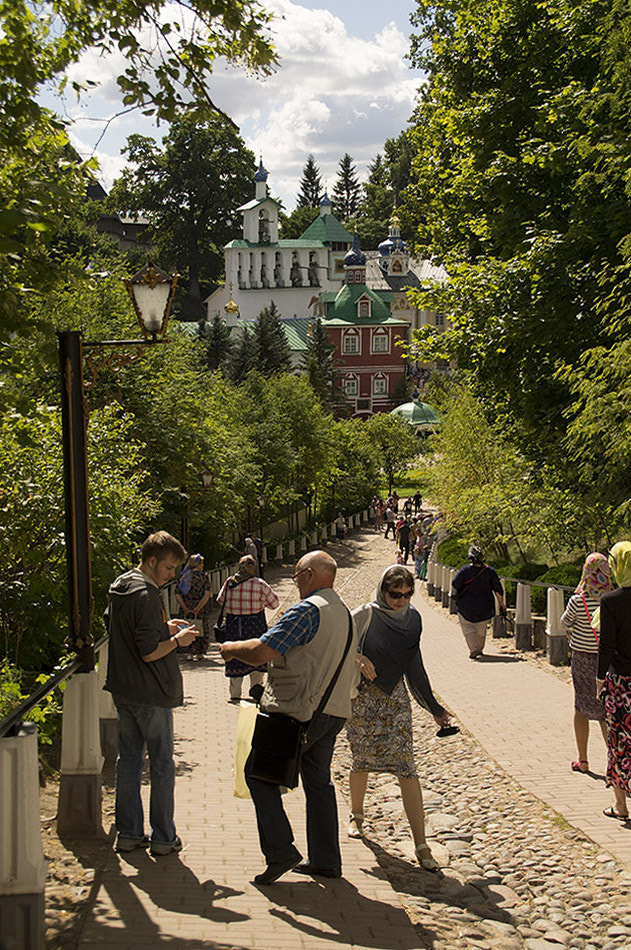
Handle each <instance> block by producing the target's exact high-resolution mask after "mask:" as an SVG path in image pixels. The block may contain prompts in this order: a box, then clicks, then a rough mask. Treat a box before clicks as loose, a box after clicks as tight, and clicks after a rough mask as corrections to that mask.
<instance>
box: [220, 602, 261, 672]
mask: <svg viewBox="0 0 631 950" xmlns="http://www.w3.org/2000/svg"><path fill="white" fill-rule="evenodd" d="M266 630H267V621H266V619H265V611H264V610H261V611H260V613H258V614H226V640H254V639H256V638H257V637H260V636H262V635H263V634H264V633H265V631H266ZM254 670H260V671H261V672H262V673H265V671H266V670H267V663H263V664H261V666H249V665H248V664H247V663H242V662H241V660H228V662H227V663H226V669H225V671H224V672H225V674H226V676H229V677H231V676H248V674H250V673H253V672H254Z"/></svg>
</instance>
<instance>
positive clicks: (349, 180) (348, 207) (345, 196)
mask: <svg viewBox="0 0 631 950" xmlns="http://www.w3.org/2000/svg"><path fill="white" fill-rule="evenodd" d="M332 199H333V210H334V212H335V214H336V215H338V217H340V218H341V220H342V221H347V220H348V219H349V218H352V217H353V216H354V215H355V214H357V211H358V210H359V205H360V201H361V185H360V183H359V178H358V177H357V170H356V168H355V166H354V164H353V159H352V158H351V156H350V155H349V154H348V152H346V153H345V154H344V155H343V156H342V158H341V159H340V162H339V165H338V173H337V178H336V179H335V185H334V186H333V195H332Z"/></svg>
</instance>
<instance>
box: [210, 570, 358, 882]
mask: <svg viewBox="0 0 631 950" xmlns="http://www.w3.org/2000/svg"><path fill="white" fill-rule="evenodd" d="M336 570H337V565H336V563H335V561H334V560H333V558H332V557H330V555H328V554H326V553H325V552H324V551H311V552H309V553H308V554H305V555H304V557H301V558H300V560H299V561H298V563H297V564H296V572H295V574H294V576H293V581H294V583H295V584H296V585H297V587H298V590H299V592H300V597H301V600H300V602H299V603H298V604H295V605H294V606H293V607H291V608H290V609H289V610H288V611H286V612H285V613H284V614H283V616H282V617H281V618H280V619H279V620H278V621H277V622H276V623H275V624H274V626H273V627H271V628H270V629H269V630H268V631H267V633H264V634H263V635H262V636H261V637H260V638H258V639H253V640H246V641H244V642H241V643H231V642H226V643H224V644H222V645H221V646H220V650H221V653H222V656H223V657H224V659H225V660H232V659H239V660H241V661H242V662H244V663H249V664H251V665H253V666H256V665H257V664H259V663H268V673H267V684H266V686H265V691H264V693H263V696H262V698H261V709H262V710H264V711H266V712H272V713H274V712H276V713H284V714H285V715H288V716H292V717H294V718H295V719H298V720H300V721H301V722H309V720H310V719H311V718H312V716H313V713H314V712H315V710H316V709H317V707H318V704H319V702H320V700H321V698H322V697H323V696H324V694H325V692H326V688H327V686H328V684H329V682H330V681H331V679H332V677H333V675H334V673H335V671H336V669H337V667H338V665H339V663H340V661H341V659H342V656H343V654H344V649H345V647H346V643H347V639H348V624H349V612H348V609H347V607H346V605H345V604H344V602H343V601H342V600H341V598H340V597H339V595H338V594H337V593H336V592H335V591H334V590H333V589H332V588H333V583H334V581H335V573H336ZM355 656H356V648H355V645H354V643H351V647H350V649H349V651H348V655H347V657H346V659H345V661H344V664H343V665H342V669H341V671H340V675H339V677H338V679H337V682H336V684H335V687H334V689H333V692H332V693H331V696H330V697H329V700H328V702H327V704H326V706H325V707H324V710H323V712H322V714H321V715H320V716H319V717H318V718H317V720H316V722H315V723H314V725H313V726H312V727H311V728H310V730H309V731H308V733H307V742H306V744H305V746H304V750H303V754H302V758H301V762H300V778H301V782H302V787H303V789H304V793H305V797H306V800H307V849H308V857H309V860H308V861H307V862H306V863H304V864H301V861H302V855H301V854H300V852H299V851H298V849H297V848H296V847H295V845H294V835H293V831H292V829H291V825H290V824H289V820H288V818H287V815H286V814H285V810H284V808H283V803H282V799H281V794H280V788H279V786H278V785H274V784H272V783H271V782H264V781H261V780H260V779H255V778H252V777H250V776H248V764H247V763H246V766H245V774H246V781H247V784H248V787H249V789H250V792H251V795H252V800H253V801H254V807H255V809H256V819H257V823H258V830H259V839H260V842H261V850H262V852H263V854H264V856H265V860H266V862H267V867H266V868H265V870H264V871H262V872H261V873H260V874H257V875H256V877H255V878H254V883H256V884H273V883H274V881H277V880H278V878H279V877H281V876H282V875H283V874H286V873H287V871H291V870H292V868H296V870H298V871H300V872H301V873H305V874H312V875H321V876H323V877H341V874H342V858H341V854H340V844H339V829H338V820H337V803H336V798H335V787H334V785H333V783H332V781H331V758H332V756H333V748H334V746H335V739H336V737H337V734H338V733H339V732H340V730H341V729H342V726H343V725H344V722H345V721H346V719H347V718H348V716H349V715H350V712H351V700H350V692H351V680H352V678H353V674H354V671H355V669H356V663H355Z"/></svg>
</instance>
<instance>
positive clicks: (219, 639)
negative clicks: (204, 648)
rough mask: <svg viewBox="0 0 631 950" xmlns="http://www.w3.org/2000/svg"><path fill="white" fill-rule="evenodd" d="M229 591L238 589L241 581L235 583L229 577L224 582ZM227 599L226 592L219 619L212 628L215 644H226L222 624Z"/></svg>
mask: <svg viewBox="0 0 631 950" xmlns="http://www.w3.org/2000/svg"><path fill="white" fill-rule="evenodd" d="M226 583H227V585H228V587H229V588H230V590H233V589H234V588H235V587H238V586H239V584H242V583H243V581H235V580H234V578H232V577H229V578H228V580H227V581H226ZM227 599H228V592H227V591H226V596H225V597H224V601H223V604H222V605H221V611H220V613H219V617H218V618H217V623H216V624H215V626H214V627H213V633H214V635H215V643H225V642H226V637H227V634H226V625H225V623H224V619H223V615H224V611H225V609H226V601H227Z"/></svg>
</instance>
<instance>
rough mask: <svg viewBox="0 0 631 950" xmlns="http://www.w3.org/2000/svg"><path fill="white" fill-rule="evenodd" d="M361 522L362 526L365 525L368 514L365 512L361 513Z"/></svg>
mask: <svg viewBox="0 0 631 950" xmlns="http://www.w3.org/2000/svg"><path fill="white" fill-rule="evenodd" d="M362 521H363V522H364V524H366V523H367V521H368V512H367V511H362Z"/></svg>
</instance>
